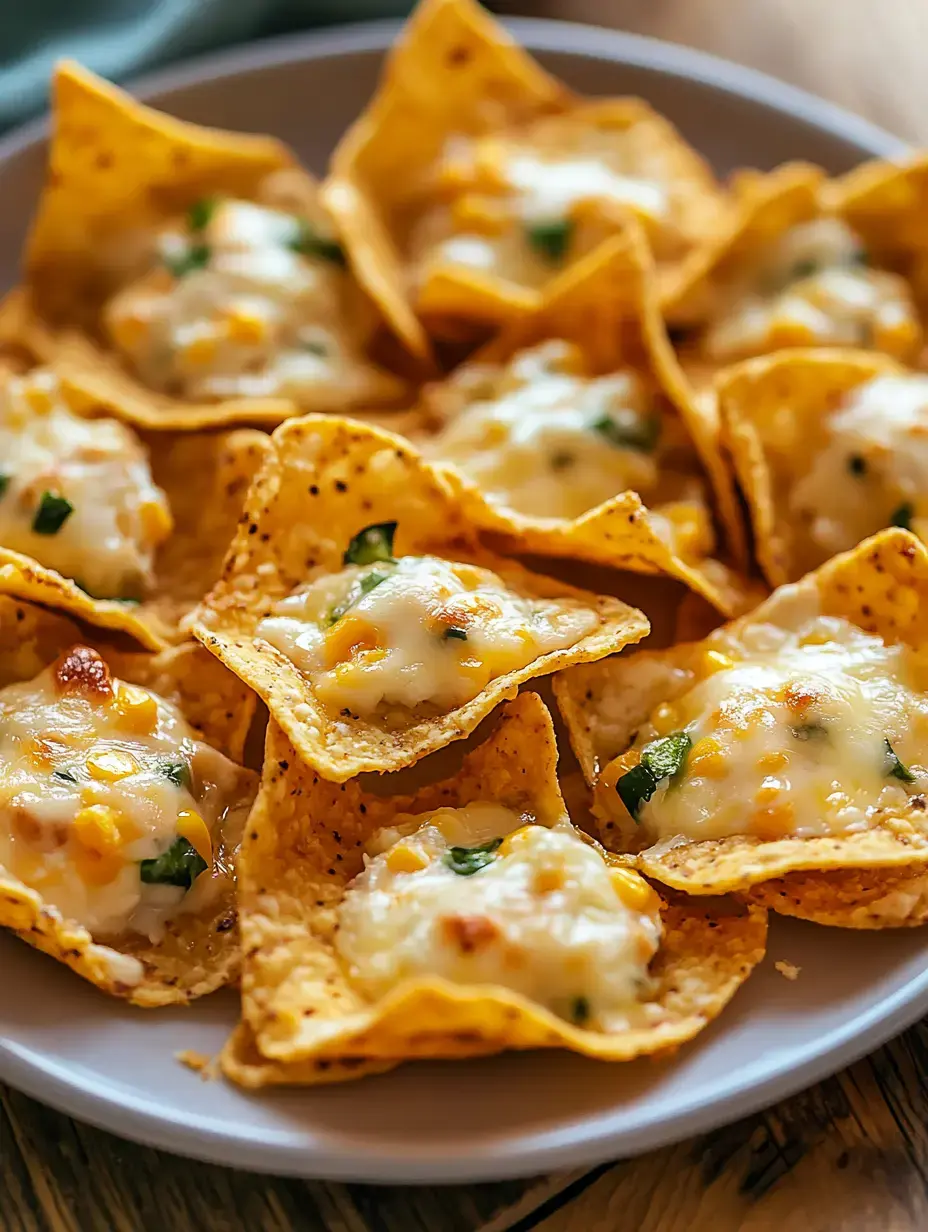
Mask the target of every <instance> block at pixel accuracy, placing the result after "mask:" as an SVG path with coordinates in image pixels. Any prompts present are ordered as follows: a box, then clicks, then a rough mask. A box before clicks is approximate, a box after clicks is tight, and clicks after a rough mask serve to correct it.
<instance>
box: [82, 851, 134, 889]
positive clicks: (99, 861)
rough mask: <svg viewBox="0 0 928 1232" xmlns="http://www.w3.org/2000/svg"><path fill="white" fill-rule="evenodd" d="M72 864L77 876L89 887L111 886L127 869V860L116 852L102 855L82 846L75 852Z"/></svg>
mask: <svg viewBox="0 0 928 1232" xmlns="http://www.w3.org/2000/svg"><path fill="white" fill-rule="evenodd" d="M72 862H73V864H74V868H75V870H76V872H77V875H78V876H79V877H80V879H81V880H82V881H83V882H85V883H86V884H87V885H109V883H110V882H111V881H115V880H116V878H117V877H118V876H119V874H120V873H121V872H122V870H123V869H124V868H125V867H126V862H125V860H124V859H123V858H122V856H121V855H119V854H117V853H116V852H107V853H104V854H102V855H101V854H100V853H98V852H96V851H91V850H90V848H89V847H81V846H78V848H77V850H76V851H75V852H74V855H73V857H72Z"/></svg>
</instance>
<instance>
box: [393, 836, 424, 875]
mask: <svg viewBox="0 0 928 1232" xmlns="http://www.w3.org/2000/svg"><path fill="white" fill-rule="evenodd" d="M428 864H429V862H428V859H427V858H426V856H424V855H423V854H422V852H421V851H417V850H416V848H415V847H410V846H409V844H408V843H397V844H396V846H395V847H391V848H390V850H389V852H388V853H387V868H388V869H389V870H390V872H391V873H418V872H419V871H420V870H421V869H423V868H428Z"/></svg>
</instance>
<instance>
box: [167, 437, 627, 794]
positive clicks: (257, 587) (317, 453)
mask: <svg viewBox="0 0 928 1232" xmlns="http://www.w3.org/2000/svg"><path fill="white" fill-rule="evenodd" d="M272 443H273V446H274V452H273V453H272V454H271V455H270V456H269V457H268V459H267V461H266V463H265V465H264V467H263V469H262V471H261V472H260V474H259V476H258V478H257V479H256V481H255V483H254V485H253V487H252V489H251V492H250V493H249V496H248V499H247V501H246V509H245V514H244V515H243V518H242V522H241V525H240V527H239V531H238V534H237V536H236V538H235V540H234V541H233V544H232V546H231V548H230V550H229V555H228V557H227V559H226V564H225V569H224V572H223V576H222V578H221V579H220V581H219V582H218V583H217V585H216V586H215V587H214V588H213V590H212V591H211V592H210V594H209V595H207V596H206V598H205V599H204V600H203V602H202V604H201V605H200V607H199V608H198V609H197V611H196V612H195V613H194V615H193V616H192V618H191V628H192V631H193V633H194V635H195V636H196V637H197V638H199V639H200V641H202V642H203V644H204V645H205V646H207V647H208V648H209V649H210V650H211V651H212V652H213V653H214V654H215V655H218V656H219V658H221V659H222V660H223V661H224V662H225V663H226V664H227V666H229V667H231V669H232V670H233V671H234V672H236V673H237V674H238V675H240V676H241V677H242V679H243V680H246V681H247V682H248V683H249V684H250V685H251V687H252V688H254V689H255V691H256V692H257V693H258V694H259V695H260V696H261V697H263V698H264V700H265V701H266V702H267V705H268V708H269V709H270V711H271V714H272V715H273V716H274V718H275V719H276V720H277V721H278V722H279V723H280V724H281V726H282V727H283V728H284V729H285V730H286V731H287V733H288V735H289V736H290V739H291V740H292V741H293V743H294V745H295V746H296V747H297V748H298V749H299V750H300V755H301V756H302V757H304V758H306V759H307V761H309V762H310V764H312V765H314V766H315V767H316V768H317V769H318V770H319V771H320V772H321V773H323V774H325V775H326V776H327V777H328V778H331V779H333V780H335V781H338V782H341V781H344V780H345V779H348V778H351V777H352V775H355V774H358V773H359V772H360V771H362V770H377V771H386V770H395V769H399V768H400V767H401V766H404V765H409V764H411V763H412V762H414V761H416V760H417V759H418V758H420V757H422V756H424V755H425V754H426V753H430V752H434V751H435V750H436V749H438V748H441V747H442V746H443V745H445V744H449V743H450V742H451V741H453V740H458V739H460V738H462V737H463V736H466V735H467V734H468V733H469V732H471V731H473V729H474V728H475V727H476V726H477V724H478V723H479V722H480V721H481V719H483V718H484V717H485V716H486V715H487V714H489V713H490V711H491V710H492V709H493V708H494V706H496V705H497V703H498V702H500V701H502V700H504V699H505V698H507V697H512V696H514V695H515V693H516V692H517V690H518V688H519V686H520V685H521V684H523V683H525V682H526V681H527V680H530V679H532V678H533V677H536V676H541V675H545V674H547V673H549V672H552V671H555V670H557V668H558V667H561V666H566V665H567V664H569V663H579V662H583V661H585V660H587V659H592V658H599V657H602V656H603V655H606V654H610V653H611V652H612V651H614V650H616V649H618V648H620V647H621V646H624V645H626V644H628V643H629V642H635V641H638V640H639V639H640V638H642V637H643V636H644V635H645V634H646V632H647V630H648V622H647V620H646V618H645V617H644V616H643V615H642V614H641V613H640V612H638V611H636V610H635V609H634V608H630V607H628V606H627V605H626V604H624V603H622V602H621V601H620V600H618V599H610V598H604V597H600V596H595V595H591V594H587V593H586V592H584V591H579V590H576V589H574V588H573V587H569V586H565V585H562V584H560V583H557V582H554V581H552V580H551V579H548V578H543V577H541V576H538V575H535V574H531V573H529V572H528V571H527V570H525V569H522V568H521V567H520V566H518V565H516V564H515V563H514V562H510V561H503V560H499V559H497V558H496V557H492V556H490V555H489V554H487V553H486V552H484V551H482V550H481V549H480V548H479V547H477V545H476V543H475V540H474V536H473V533H472V531H471V528H470V527H469V526H468V524H467V523H466V521H465V520H464V518H463V515H462V514H461V511H460V509H459V507H458V505H457V503H456V502H455V500H454V498H453V494H452V492H451V490H450V489H449V488H448V486H447V485H446V484H445V482H444V481H443V480H442V478H441V476H440V474H439V473H438V472H437V471H435V470H433V469H432V468H430V467H429V466H428V465H427V464H426V463H424V462H423V460H422V458H421V457H420V456H419V454H418V453H416V451H415V450H414V449H412V448H411V447H410V446H408V445H407V444H405V443H404V442H403V441H402V440H400V438H399V437H395V436H391V435H390V434H389V433H386V432H381V431H378V430H375V429H373V428H370V427H366V426H364V425H361V424H357V423H352V422H351V421H349V420H344V419H335V418H326V417H323V416H318V417H317V416H309V417H307V418H306V419H302V420H298V421H293V422H291V423H290V424H289V425H287V424H285V425H284V426H283V427H281V428H279V429H278V430H277V432H275V434H274V436H273V438H272ZM386 521H395V522H397V523H398V528H397V532H396V535H397V538H396V545H395V549H394V551H395V553H396V554H397V555H399V556H403V555H409V554H423V553H434V554H437V555H439V556H445V557H446V558H448V559H452V560H456V559H457V560H465V561H470V562H472V563H475V564H482V565H483V566H485V567H487V568H489V569H492V570H493V571H494V572H495V573H498V574H499V575H500V577H501V578H502V579H503V580H504V582H505V583H506V585H507V586H508V587H510V588H511V589H513V590H514V591H515V592H516V593H517V594H520V595H524V596H526V597H539V598H551V599H561V598H563V599H564V600H566V601H581V602H583V603H584V604H586V605H588V606H589V608H590V609H591V610H592V611H593V612H594V613H595V614H596V617H597V626H596V628H595V629H594V630H593V631H592V632H590V633H589V634H587V635H586V636H585V637H583V638H581V639H580V640H579V641H578V642H577V643H576V644H575V645H573V646H569V647H565V648H564V649H561V650H555V651H553V652H550V653H548V654H545V655H542V656H540V657H539V658H537V659H535V660H534V661H533V662H531V663H529V664H528V665H527V666H526V667H524V668H521V669H519V670H518V671H512V672H508V673H506V674H505V675H502V676H499V677H497V678H496V679H495V680H491V681H490V683H489V684H488V685H487V687H486V688H485V689H484V690H483V691H482V692H481V693H479V694H478V695H477V696H476V697H475V698H474V699H473V700H472V701H470V702H467V703H466V704H464V705H462V706H459V707H458V708H457V709H455V710H452V711H451V712H449V713H442V714H433V715H431V716H430V715H426V714H419V713H416V712H409V711H406V712H403V713H402V714H401V716H400V719H399V721H397V720H395V719H394V720H393V721H391V722H390V723H389V724H388V723H387V722H386V721H385V719H384V718H378V717H377V716H376V715H375V716H374V717H373V718H372V719H370V720H369V719H365V718H362V717H360V716H355V715H348V716H345V715H338V714H333V713H332V712H331V711H329V710H328V709H326V708H325V707H324V706H322V705H321V704H320V702H319V701H318V700H317V698H316V696H315V693H314V691H313V689H312V686H311V684H310V682H309V681H308V680H307V678H306V677H305V676H304V675H303V674H302V673H301V672H300V671H299V670H298V669H297V668H296V667H295V666H294V664H293V663H292V662H291V661H290V660H289V659H288V658H287V657H286V656H284V655H283V654H281V653H280V652H279V651H277V650H275V649H273V648H272V647H271V646H270V645H269V643H267V642H266V641H264V640H263V639H258V640H256V639H255V631H256V629H257V626H258V624H259V622H260V620H261V619H262V618H263V617H264V616H266V615H267V614H268V613H269V612H270V611H271V610H272V609H273V607H274V606H275V604H276V603H277V602H278V601H279V600H280V599H281V598H283V597H284V596H285V595H287V594H289V593H290V592H291V591H292V590H293V589H294V587H296V586H298V585H300V584H301V583H304V582H307V581H311V580H313V579H314V578H316V577H319V576H323V575H325V574H328V573H332V572H336V571H338V570H340V569H341V568H342V556H343V553H344V551H345V549H346V547H347V546H348V544H349V542H350V540H351V539H352V537H353V536H354V535H356V534H357V533H358V531H359V530H361V529H362V528H363V527H365V526H369V525H373V524H376V523H380V522H386ZM393 709H394V713H395V711H396V708H393Z"/></svg>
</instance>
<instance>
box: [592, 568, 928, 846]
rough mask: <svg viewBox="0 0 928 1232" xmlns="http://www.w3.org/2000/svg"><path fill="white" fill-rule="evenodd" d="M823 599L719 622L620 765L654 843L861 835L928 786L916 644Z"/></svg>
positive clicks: (610, 777)
mask: <svg viewBox="0 0 928 1232" xmlns="http://www.w3.org/2000/svg"><path fill="white" fill-rule="evenodd" d="M790 590H792V591H795V594H796V595H797V596H799V598H800V599H801V600H802V602H806V600H805V598H804V595H805V591H804V590H800V588H798V587H796V588H789V590H786V589H784V591H783V592H781V594H784V595H785V596H786V598H788V597H789V591H790ZM812 593H813V594H814V592H812ZM809 606H810V605H808V604H807V611H806V614H805V616H804V617H803V618H801V619H798V620H796V621H792V620H790V621H787V622H786V624H787V625H788V627H781V626H780V625H778V624H770V623H765V624H758V625H752V626H747V627H746V628H744V629H742V630H741V632H740V634H738V633H732V632H729V631H726V630H719V631H718V633H716V634H714V635H713V636H712V637H711V638H710V639H709V642H708V647H707V648H704V649H702V650H701V651H700V652H699V655H700V657H699V659H698V661H696V662H694V663H693V665H692V667H691V668H690V669H689V670H687V671H686V672H685V673H681V676H682V679H678V681H677V686H678V689H679V692H678V694H677V695H676V696H675V697H673V698H672V699H671V700H669V701H665V702H662V703H661V704H660V705H659V706H658V707H657V709H656V710H655V711H654V713H653V714H652V716H651V718H650V720H649V721H648V722H647V723H645V724H643V725H642V727H641V729H640V731H639V732H638V733H637V736H636V739H635V742H634V744H633V746H632V748H631V749H630V750H629V751H628V752H627V753H624V754H623V755H622V756H621V757H619V758H617V759H616V761H614V762H612V763H611V764H610V765H609V766H608V767H607V768H606V770H605V772H604V780H605V783H606V785H612V784H615V786H616V789H617V791H618V794H619V797H620V798H621V800H622V802H623V803H624V804H625V806H626V808H627V809H628V810H629V811H630V812H631V813H632V816H633V817H635V818H636V819H637V820H638V821H639V822H640V824H641V825H642V826H643V827H644V828H645V830H646V832H647V835H648V838H649V839H650V840H651V841H655V840H660V839H673V838H675V837H676V836H678V835H682V836H684V837H686V838H688V839H713V838H721V837H723V836H725V835H734V834H744V835H750V836H753V837H756V838H762V839H777V838H782V837H785V836H791V835H795V836H798V837H805V836H809V835H820V834H841V833H848V832H851V831H855V830H863V829H867V828H868V827H870V826H872V825H874V824H876V823H877V822H878V821H879V820H880V818H881V817H883V816H885V815H887V814H890V815H892V814H898V813H900V812H903V811H904V810H905V809H906V808H907V806H908V804H909V797H910V795H911V794H913V793H917V792H919V790H920V789H924V788H928V769H926V764H928V756H926V744H925V739H926V736H928V699H926V698H925V696H924V695H922V694H921V693H920V692H919V691H918V687H917V672H918V670H919V665H918V664H917V662H915V661H914V660H913V656H912V652H911V651H910V650H908V648H906V647H905V646H902V645H886V644H885V643H884V642H883V641H882V640H881V639H880V638H879V637H876V636H874V635H872V634H870V633H865V632H864V631H863V630H861V629H859V628H858V627H857V626H855V625H852V624H850V623H849V622H848V621H846V620H843V619H841V618H838V617H833V616H820V615H817V614H815V612H814V611H811V612H810V611H809V610H808V608H809ZM799 610H800V609H799V608H797V611H799ZM633 683H634V682H633V681H631V682H630V685H629V687H632V686H633Z"/></svg>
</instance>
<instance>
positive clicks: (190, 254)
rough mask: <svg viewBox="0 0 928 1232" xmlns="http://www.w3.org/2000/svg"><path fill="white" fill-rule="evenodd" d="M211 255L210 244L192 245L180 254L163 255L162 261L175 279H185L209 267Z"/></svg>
mask: <svg viewBox="0 0 928 1232" xmlns="http://www.w3.org/2000/svg"><path fill="white" fill-rule="evenodd" d="M211 255H212V254H211V253H210V248H209V245H208V244H190V245H188V247H187V248H185V249H183V250H181V251H180V252H176V253H174V252H171V253H163V254H162V257H161V259H162V261H163V262H164V264H165V265H166V266H167V267H168V269H169V270H170V271H171V273H172V274H173V275H174V277H175V278H184V277H186V275H187V274H192V273H193V271H194V270H198V269H203V268H204V267H205V266H206V265H208V264H209V259H210V256H211Z"/></svg>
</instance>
